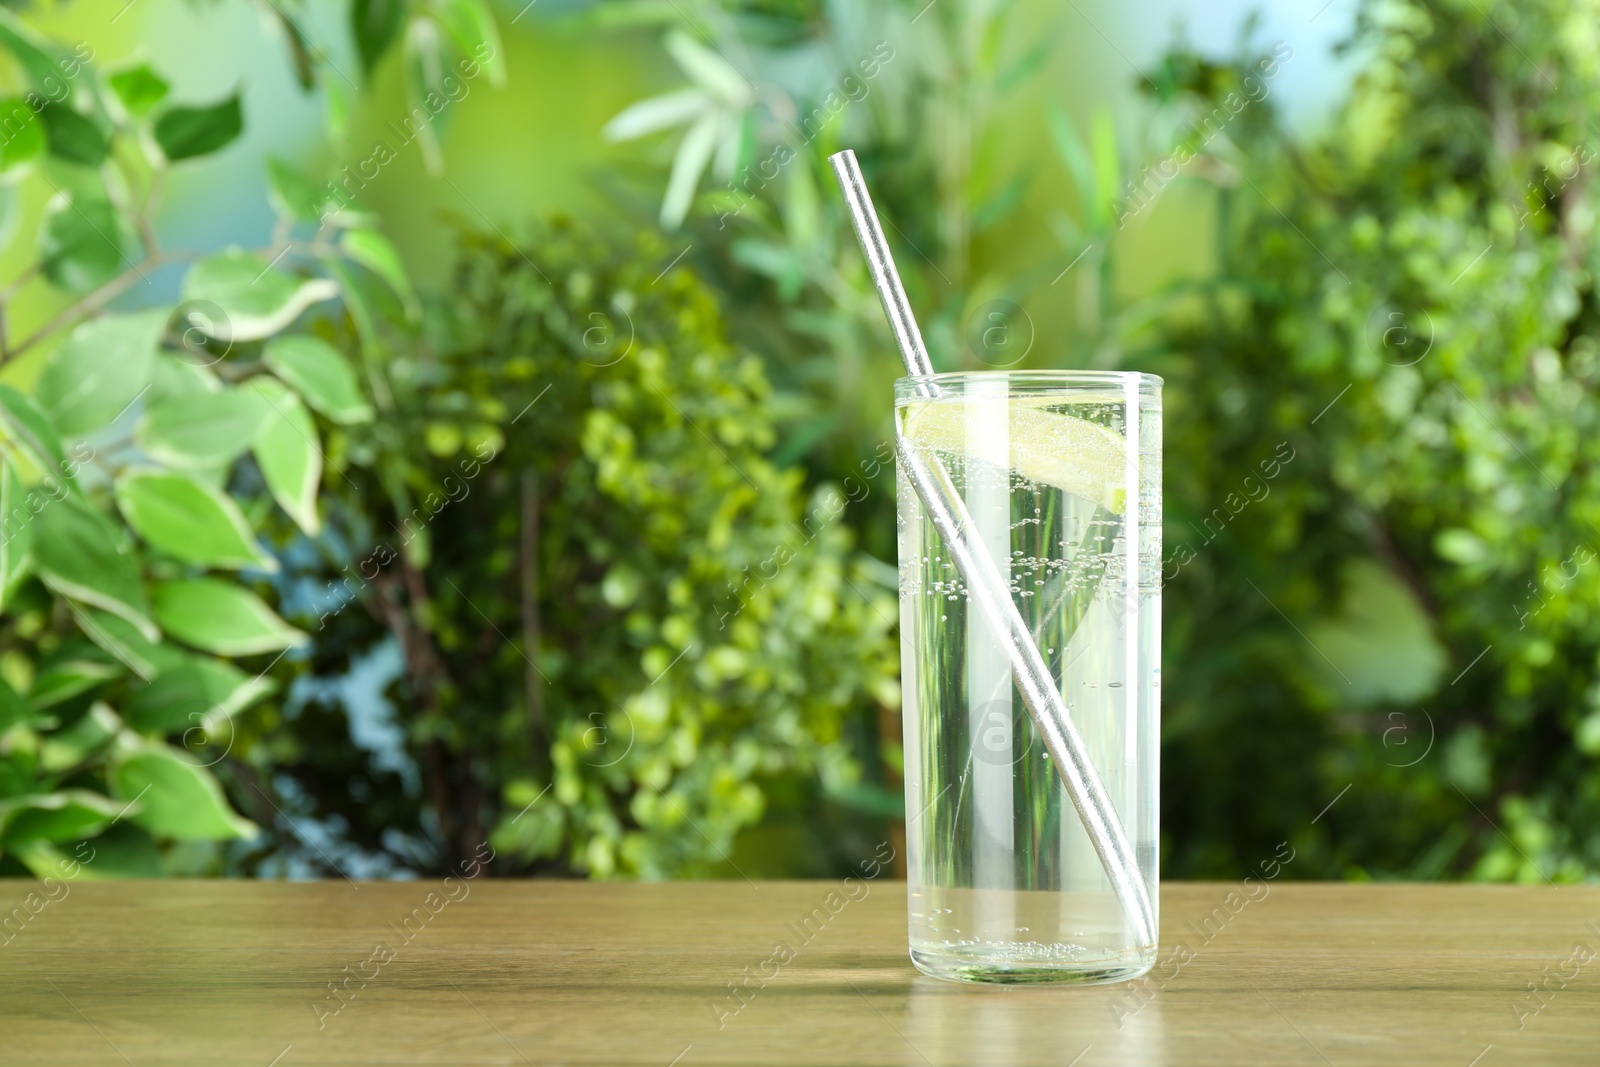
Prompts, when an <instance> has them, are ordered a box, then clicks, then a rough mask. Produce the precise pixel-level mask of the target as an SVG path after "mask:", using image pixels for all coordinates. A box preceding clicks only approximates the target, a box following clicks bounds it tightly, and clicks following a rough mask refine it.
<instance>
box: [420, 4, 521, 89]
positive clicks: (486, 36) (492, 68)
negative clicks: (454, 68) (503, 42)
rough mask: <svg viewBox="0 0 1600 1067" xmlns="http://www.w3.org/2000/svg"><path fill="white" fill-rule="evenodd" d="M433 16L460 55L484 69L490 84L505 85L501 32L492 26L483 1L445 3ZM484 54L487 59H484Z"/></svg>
mask: <svg viewBox="0 0 1600 1067" xmlns="http://www.w3.org/2000/svg"><path fill="white" fill-rule="evenodd" d="M434 12H435V14H436V15H437V16H438V18H439V21H440V22H442V23H444V32H445V33H447V34H449V35H450V39H451V40H452V41H454V42H455V46H456V47H457V48H459V49H460V50H461V52H462V54H463V55H464V56H470V57H471V58H472V59H473V60H475V61H476V62H477V63H478V64H479V65H480V66H482V67H483V70H484V72H485V73H486V74H488V75H489V84H491V85H494V86H496V87H499V86H501V85H504V84H505V83H506V62H505V55H504V53H503V52H502V50H501V48H500V30H499V29H498V28H497V27H496V26H495V22H494V13H493V12H492V11H490V10H489V5H488V4H486V3H484V2H483V0H444V3H442V4H439V5H438V6H437V7H436V8H435V9H434ZM485 54H487V56H488V58H487V59H485V58H483V57H484V55H485Z"/></svg>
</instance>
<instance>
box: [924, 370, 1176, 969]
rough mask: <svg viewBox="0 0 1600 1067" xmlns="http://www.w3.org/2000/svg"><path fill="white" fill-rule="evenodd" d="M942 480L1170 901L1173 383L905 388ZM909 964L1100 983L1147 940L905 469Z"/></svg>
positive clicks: (1138, 963)
mask: <svg viewBox="0 0 1600 1067" xmlns="http://www.w3.org/2000/svg"><path fill="white" fill-rule="evenodd" d="M895 402H896V403H895V407H896V419H897V425H898V431H899V433H900V434H901V436H902V439H903V447H905V448H906V449H908V450H912V451H913V452H914V453H915V454H916V455H918V456H920V457H921V458H922V459H923V461H924V462H928V463H933V462H936V463H937V464H938V465H939V466H941V467H942V468H943V469H944V471H945V472H946V473H947V474H948V476H949V479H950V483H951V484H952V485H953V487H954V488H955V490H956V494H957V495H958V496H959V497H960V498H961V500H962V502H963V503H964V504H965V506H966V509H967V511H968V512H969V513H970V515H971V517H972V520H973V523H974V524H975V529H976V531H977V533H978V536H979V539H980V540H981V542H982V544H983V546H984V547H985V548H986V549H987V551H988V553H989V555H990V556H991V557H992V559H993V560H994V563H995V565H996V567H997V568H998V570H999V572H1000V575H1001V578H1002V580H1003V581H1004V582H1006V583H1008V584H1009V589H1010V594H1011V598H1012V601H1013V603H1014V604H1015V605H1016V607H1017V609H1018V610H1019V611H1020V612H1021V614H1022V617H1023V619H1024V620H1025V622H1026V623H1027V625H1028V628H1029V630H1030V632H1031V634H1032V636H1033V639H1034V640H1035V641H1036V642H1037V644H1038V650H1039V652H1040V653H1041V655H1042V656H1043V658H1044V662H1045V663H1046V664H1047V665H1048V666H1049V669H1050V674H1051V676H1052V677H1053V678H1054V680H1055V682H1056V683H1057V685H1058V686H1059V691H1060V693H1061V695H1062V697H1063V700H1064V702H1065V704H1066V706H1067V709H1068V711H1069V713H1070V716H1071V718H1072V722H1073V724H1074V725H1075V726H1076V728H1077V731H1078V734H1079V735H1080V736H1081V738H1082V740H1083V745H1084V749H1085V752H1086V754H1087V755H1088V758H1089V761H1090V762H1091V763H1092V765H1093V767H1094V769H1095V771H1096V772H1098V775H1099V778H1100V781H1101V783H1102V784H1103V786H1104V789H1105V792H1106V794H1107V795H1108V796H1109V798H1110V800H1111V806H1112V808H1113V809H1114V810H1115V813H1116V815H1117V817H1118V819H1119V820H1120V821H1121V823H1122V827H1123V830H1124V832H1125V834H1126V837H1127V840H1128V842H1129V843H1130V844H1131V846H1132V848H1133V853H1134V856H1135V859H1136V862H1137V866H1138V873H1139V875H1140V877H1141V878H1142V879H1143V881H1144V883H1145V889H1146V892H1147V893H1148V894H1149V897H1150V900H1151V903H1152V907H1153V906H1154V902H1155V900H1156V894H1157V855H1156V853H1157V839H1158V833H1159V826H1158V818H1159V778H1160V774H1159V770H1160V767H1159V761H1160V748H1159V741H1160V736H1159V735H1160V712H1159V705H1160V685H1161V587H1160V580H1161V577H1160V576H1161V379H1160V378H1158V377H1156V376H1154V375H1150V374H1138V373H1123V372H1104V371H1102V372H1091V371H1060V372H1055V371H984V372H976V373H960V374H934V375H927V376H920V377H912V378H902V379H901V380H900V381H898V382H897V383H896V384H895ZM898 504H899V541H900V543H899V549H900V626H901V660H902V663H901V666H902V678H903V679H904V716H905V726H904V740H905V789H906V842H907V875H908V879H909V886H908V892H909V900H910V942H911V959H912V962H913V963H915V964H916V966H917V967H918V968H919V969H920V970H922V971H924V972H925V973H927V974H930V975H933V976H935V977H940V978H952V979H963V980H967V981H980V982H982V981H988V982H1037V981H1054V982H1097V981H1115V980H1118V979H1124V978H1132V977H1136V976H1138V975H1140V974H1143V973H1144V972H1146V971H1148V970H1149V969H1150V967H1151V965H1152V964H1153V963H1154V961H1155V954H1156V946H1155V944H1153V943H1141V941H1140V938H1139V937H1138V936H1137V935H1136V933H1135V930H1136V929H1137V924H1134V923H1130V922H1129V921H1128V917H1127V916H1126V915H1125V914H1124V910H1123V906H1122V904H1121V903H1120V902H1119V899H1118V897H1117V894H1116V893H1115V892H1114V891H1113V887H1112V883H1111V881H1110V879H1109V878H1108V876H1107V872H1106V870H1105V868H1104V866H1103V865H1102V862H1101V859H1100V857H1099V855H1098V854H1097V853H1096V851H1095V848H1094V846H1093V844H1092V842H1091V840H1090V837H1089V835H1088V834H1087V833H1086V832H1085V830H1084V827H1083V823H1082V821H1081V820H1080V818H1079V816H1078V813H1077V810H1076V809H1075V808H1074V807H1073V804H1072V800H1071V796H1070V794H1069V793H1068V791H1067V789H1066V788H1065V787H1064V786H1063V784H1062V781H1061V778H1060V777H1059V775H1058V774H1057V772H1056V767H1055V763H1054V761H1053V760H1052V759H1051V757H1050V754H1049V753H1048V752H1047V751H1046V750H1045V747H1044V745H1043V743H1042V742H1041V740H1040V738H1039V737H1038V734H1037V731H1036V730H1035V728H1034V725H1033V722H1032V720H1031V719H1030V718H1029V715H1028V712H1027V709H1026V707H1025V705H1024V702H1023V697H1022V695H1021V693H1020V692H1019V691H1018V689H1017V687H1016V685H1015V684H1014V682H1013V678H1012V673H1011V668H1010V666H1009V662H1010V661H1009V660H1008V657H1007V655H1006V651H1005V645H1004V644H1003V643H1002V642H1003V640H1004V637H1003V635H1001V634H998V633H996V632H995V631H994V630H993V628H992V627H991V626H990V625H989V624H988V623H987V622H986V621H985V619H984V617H983V616H982V615H981V613H980V612H979V611H977V610H975V609H974V606H973V605H972V604H971V603H970V598H969V590H968V589H967V587H966V584H965V581H964V579H963V577H962V575H961V574H960V573H959V572H958V571H957V569H956V567H955V566H954V565H953V562H952V560H951V558H950V553H949V552H948V551H947V549H946V546H945V545H944V543H943V541H942V539H941V538H940V535H939V531H938V529H937V528H936V527H935V525H934V524H933V522H932V521H931V519H930V517H929V516H928V515H927V514H926V512H925V509H924V508H923V506H922V502H921V501H920V500H919V498H918V496H917V494H916V492H915V490H914V488H913V485H912V483H911V482H910V481H909V480H908V476H907V472H906V470H905V467H904V464H903V463H902V464H901V465H900V469H899V485H898Z"/></svg>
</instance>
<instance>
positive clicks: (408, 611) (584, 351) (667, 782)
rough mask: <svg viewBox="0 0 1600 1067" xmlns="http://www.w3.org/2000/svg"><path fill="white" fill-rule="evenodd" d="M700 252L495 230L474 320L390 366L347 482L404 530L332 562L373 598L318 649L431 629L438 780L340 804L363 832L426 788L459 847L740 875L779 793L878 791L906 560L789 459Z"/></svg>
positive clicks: (452, 846)
mask: <svg viewBox="0 0 1600 1067" xmlns="http://www.w3.org/2000/svg"><path fill="white" fill-rule="evenodd" d="M672 251H673V250H672V248H671V247H670V246H668V245H666V244H664V243H662V242H661V241H660V240H659V239H658V238H647V239H644V240H642V241H641V242H639V243H633V244H629V245H626V246H622V247H614V246H609V245H607V244H606V243H604V242H603V241H600V240H598V239H595V238H593V237H590V236H585V235H583V234H581V233H580V232H578V231H575V230H572V229H570V228H567V227H565V226H558V227H555V228H553V229H548V230H543V231H540V232H538V233H536V234H535V235H534V236H533V237H532V238H530V239H529V240H527V241H526V242H523V243H521V244H519V245H511V244H508V243H506V242H505V240H504V239H502V238H499V237H498V236H495V237H472V236H469V237H467V238H466V240H465V245H464V247H463V250H462V255H461V262H460V266H459V269H458V275H457V280H456V284H455V285H454V286H453V287H452V297H451V300H450V302H449V303H448V304H447V305H445V306H443V307H441V308H440V309H439V321H438V323H437V329H438V330H439V331H440V333H441V334H442V335H443V336H444V337H446V338H448V341H447V342H445V343H442V344H441V346H440V347H439V348H438V349H437V351H435V352H432V353H431V354H429V355H426V356H423V357H420V358H413V357H410V356H407V355H404V354H402V353H399V352H395V353H392V354H391V355H390V357H389V358H388V359H387V360H386V361H385V369H384V376H385V379H386V382H387V383H388V384H387V388H386V390H385V392H386V393H387V394H388V397H387V398H386V399H385V400H384V401H383V403H382V405H381V407H382V410H381V414H380V423H381V426H382V432H381V433H378V434H374V435H373V436H372V437H371V439H370V440H364V439H362V438H361V437H360V436H354V437H353V438H352V444H351V450H352V453H353V454H355V455H360V456H363V457H365V458H364V459H363V460H362V462H361V463H360V464H359V466H358V467H356V468H353V469H351V470H350V471H349V472H348V481H347V482H345V483H344V484H342V485H340V486H334V487H333V491H334V492H335V493H336V494H337V495H341V496H348V498H349V501H348V509H347V510H349V512H350V513H351V514H352V515H354V516H359V517H361V518H362V519H364V520H367V521H370V522H371V524H372V527H373V528H374V529H375V530H377V531H380V532H381V535H380V541H379V544H378V547H377V548H376V549H374V552H373V554H369V555H368V556H367V558H366V560H364V561H363V563H362V565H361V566H360V568H359V570H360V576H357V575H356V569H355V568H351V569H349V570H347V571H346V572H345V574H346V575H348V576H350V577H352V578H354V579H355V580H354V583H353V584H352V583H351V581H349V580H348V578H347V579H346V580H344V581H342V582H341V581H340V578H339V575H338V573H336V572H335V573H331V574H329V575H328V577H329V578H330V579H332V580H333V581H334V582H335V583H337V584H338V587H339V588H340V589H341V590H346V591H347V593H348V596H349V597H351V598H358V599H360V600H361V601H363V602H364V603H365V604H366V605H367V606H368V607H370V608H371V609H372V610H370V611H368V610H360V609H357V608H354V607H352V608H351V609H350V610H343V602H340V603H339V604H338V605H337V606H335V607H333V608H331V609H328V610H326V611H324V613H323V615H322V619H321V621H320V622H319V623H318V625H317V632H318V636H319V642H318V651H317V654H316V656H315V657H314V659H313V663H312V669H313V670H315V671H326V672H327V673H329V674H338V673H340V672H342V671H343V670H344V669H345V665H346V663H347V662H348V658H349V657H350V656H351V655H359V654H360V652H361V650H364V649H369V648H370V647H372V645H373V644H375V643H378V642H383V641H393V642H395V643H396V644H397V645H398V647H399V648H400V649H401V650H403V652H404V664H405V666H404V674H403V677H402V678H401V679H400V680H399V682H398V685H397V692H398V700H397V703H398V704H399V705H400V706H401V708H402V709H403V710H401V711H400V712H399V713H398V719H399V722H400V723H401V724H402V727H403V729H404V731H405V735H406V739H407V742H408V748H409V750H410V751H411V752H412V753H414V754H415V757H416V759H417V762H418V764H419V765H420V767H421V776H420V781H421V783H422V789H421V790H420V791H418V792H417V793H416V794H415V795H411V796H409V797H407V795H406V793H405V790H404V788H403V783H401V782H400V781H398V780H396V779H393V778H392V777H391V778H390V780H389V781H388V783H387V785H388V789H387V791H385V790H384V783H383V782H382V781H379V780H378V779H377V778H374V781H377V782H378V784H377V786H376V788H377V789H378V791H379V792H380V793H381V794H382V796H383V800H382V802H381V803H380V804H378V805H376V806H374V807H372V808H371V810H370V811H367V810H363V809H364V808H366V807H367V806H366V805H343V804H341V805H339V806H338V809H339V815H340V817H341V819H342V820H344V821H345V822H347V823H348V824H349V826H350V827H351V836H352V839H353V840H355V841H357V842H359V843H361V844H363V845H364V846H366V847H369V848H382V847H384V845H383V841H384V834H385V831H386V830H390V829H391V827H392V825H393V823H392V821H391V816H390V812H391V810H392V808H393V807H394V806H397V805H398V806H404V805H406V804H408V803H409V804H410V805H412V806H413V807H414V808H415V809H418V813H417V814H416V815H414V816H413V817H411V818H408V819H407V820H405V824H406V825H418V826H425V827H427V829H428V831H429V835H428V838H429V839H428V840H425V841H424V842H423V843H422V845H421V849H422V850H427V849H429V848H430V847H431V848H434V849H436V850H437V853H436V855H437V858H436V859H435V860H433V861H432V862H434V863H435V864H436V865H437V866H440V867H448V866H450V864H451V863H452V862H454V860H455V858H456V857H457V856H465V855H470V854H472V852H473V850H474V849H476V848H478V847H480V846H481V845H482V842H483V841H484V840H485V839H487V840H489V841H490V842H491V843H492V844H493V846H494V848H495V850H496V851H497V853H498V855H499V856H500V860H499V863H500V868H499V869H501V870H504V871H507V872H514V871H515V872H522V871H533V872H552V873H568V872H573V873H585V874H589V875H592V876H597V877H606V876H612V875H625V876H636V877H637V876H645V877H664V876H672V875H685V874H693V873H697V872H698V873H706V872H709V871H713V870H721V871H723V872H725V873H732V872H731V871H730V869H729V867H728V861H729V858H730V856H731V854H732V851H733V848H734V839H735V836H736V834H737V833H738V832H739V831H740V830H742V829H745V828H747V827H751V826H753V825H754V824H755V823H757V822H758V821H759V820H760V819H761V818H762V816H763V814H764V813H765V812H766V811H767V809H768V807H769V797H770V796H771V795H772V793H773V792H774V790H776V791H777V793H778V794H779V795H780V796H785V797H795V796H799V795H803V796H804V797H805V798H806V799H805V800H804V803H805V804H806V805H807V806H808V808H809V809H810V810H811V812H812V817H815V813H816V810H817V809H818V808H819V807H821V806H824V805H825V800H826V798H827V797H828V796H832V797H833V799H834V800H835V801H838V800H840V799H841V798H843V799H845V800H850V799H852V798H853V797H854V796H855V794H856V793H858V792H859V791H860V788H861V784H862V768H861V767H860V766H859V754H860V752H861V750H862V748H863V746H862V744H861V743H860V734H861V732H862V731H861V720H862V718H863V714H867V716H868V717H867V720H866V721H867V723H868V725H869V726H870V712H871V710H872V706H873V699H874V698H875V699H876V700H877V701H879V702H881V703H883V704H886V705H889V706H894V705H895V704H896V703H897V702H898V699H899V697H898V689H897V684H896V681H895V675H896V659H897V656H896V651H895V645H894V642H893V640H892V637H891V635H890V630H891V626H892V622H893V620H894V617H895V612H896V607H895V598H894V594H893V585H894V571H893V569H892V568H888V567H885V566H882V565H876V566H875V565H873V564H872V563H871V562H870V561H869V560H868V559H867V558H865V557H863V556H861V555H859V554H857V553H855V552H853V551H852V549H851V545H852V542H853V537H852V535H851V534H850V532H849V529H848V527H847V526H846V524H845V521H844V520H845V518H846V512H847V509H848V508H849V506H850V501H849V500H848V499H847V498H846V497H845V495H844V493H843V492H841V491H840V490H839V489H838V488H836V487H821V488H818V489H817V490H815V491H814V492H812V493H810V494H809V500H808V493H807V491H806V489H805V487H804V486H803V484H802V479H801V477H800V473H799V472H798V471H794V470H790V471H787V472H786V471H783V470H781V469H779V468H777V467H775V466H774V465H773V464H772V463H771V461H770V460H768V459H767V458H766V456H765V453H766V451H767V450H769V449H770V448H771V446H772V443H773V432H772V424H771V415H770V414H769V412H768V410H767V402H768V399H769V396H770V389H769V387H768V385H767V383H766V381H765V378H764V376H763V374H762V372H761V369H760V365H759V363H758V362H757V361H756V360H755V359H754V358H753V357H751V356H750V355H748V354H745V353H741V352H739V351H738V350H736V349H735V348H733V347H732V346H730V345H729V344H728V343H727V341H726V340H725V338H724V336H723V327H722V323H721V316H720V313H719V311H718V310H717V305H716V301H715V299H714V297H713V294H712V293H711V292H710V291H709V290H707V289H706V288H705V286H704V285H703V284H701V283H700V282H699V281H698V280H697V279H696V278H695V276H694V275H693V273H691V272H690V271H688V270H685V269H683V268H682V267H671V269H664V268H667V267H669V266H670V262H671V260H672V258H673V256H672ZM386 477H387V478H391V479H393V480H395V481H398V482H403V483H404V485H405V487H406V491H407V493H408V499H409V500H411V501H414V502H415V506H414V507H413V508H411V509H409V510H403V511H397V510H395V509H393V508H392V507H391V506H390V503H389V502H390V501H392V500H393V499H395V494H394V493H392V492H390V491H388V490H386V489H385V487H384V485H383V484H382V483H383V480H384V478H386ZM345 490H352V491H350V492H348V493H346V492H345ZM346 650H353V651H346ZM852 725H853V726H854V728H855V733H856V735H857V736H856V737H855V738H851V737H849V736H847V731H848V730H849V728H850V727H851V726H852ZM866 751H867V752H868V753H869V754H870V752H871V750H870V748H868V749H867V750H866ZM320 760H321V756H320V754H319V750H318V746H316V745H306V746H305V747H304V748H303V749H301V750H300V751H299V752H298V753H296V754H295V755H294V756H293V757H290V758H286V759H282V761H281V763H280V766H282V767H283V768H284V769H285V770H286V771H287V772H288V773H290V774H296V775H301V776H303V777H305V778H307V779H308V780H309V779H317V778H322V777H325V776H326V775H327V774H328V773H329V772H330V770H331V768H329V767H326V766H324V765H322V764H321V762H320ZM874 762H875V761H874ZM869 770H870V768H869ZM813 781H815V782H819V783H820V790H821V795H818V790H817V788H815V787H809V788H808V787H806V786H805V783H806V782H813ZM896 800H897V798H896ZM791 802H793V801H791ZM866 832H867V830H866V829H865V828H858V829H855V830H854V831H852V832H850V833H848V834H847V835H846V837H847V839H848V840H850V841H854V840H855V838H857V837H864V835H865V834H866ZM811 844H812V847H815V848H818V849H820V850H822V851H824V852H827V851H831V850H834V849H837V848H840V847H842V843H841V842H831V843H830V842H828V841H825V840H820V839H819V840H814V841H813V842H811ZM397 858H400V859H404V858H406V857H405V854H404V853H403V852H402V853H401V855H400V856H399V857H397ZM790 869H792V868H790Z"/></svg>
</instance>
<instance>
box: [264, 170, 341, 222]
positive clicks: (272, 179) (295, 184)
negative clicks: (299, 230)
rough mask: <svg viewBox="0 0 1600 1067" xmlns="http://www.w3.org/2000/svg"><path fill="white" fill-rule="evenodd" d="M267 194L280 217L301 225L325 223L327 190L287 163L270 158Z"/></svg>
mask: <svg viewBox="0 0 1600 1067" xmlns="http://www.w3.org/2000/svg"><path fill="white" fill-rule="evenodd" d="M267 195H268V197H269V198H270V199H271V201H272V206H273V209H274V210H275V211H277V212H278V214H280V215H287V216H288V217H289V218H291V219H297V220H299V221H301V222H321V221H322V213H323V207H324V205H325V204H326V203H327V201H328V195H327V191H326V190H325V189H322V188H319V187H318V186H317V184H316V183H315V182H313V181H312V180H311V179H310V178H307V177H306V176H305V175H304V174H301V173H300V172H299V171H297V170H295V169H294V168H293V167H290V166H289V165H288V164H287V163H283V162H281V161H280V160H277V159H274V158H272V157H270V156H269V157H267Z"/></svg>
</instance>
